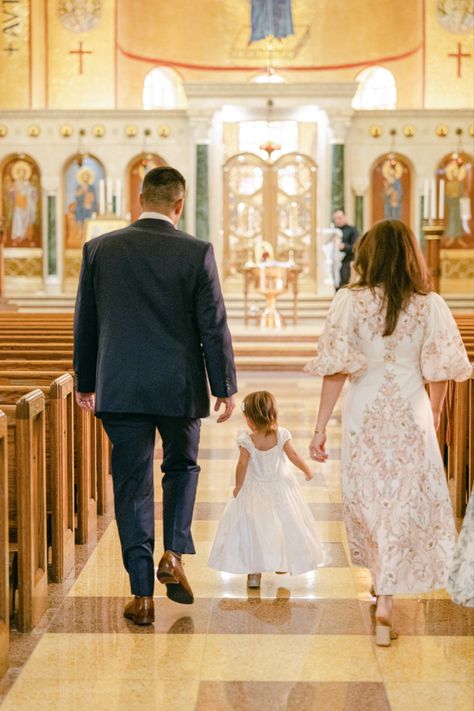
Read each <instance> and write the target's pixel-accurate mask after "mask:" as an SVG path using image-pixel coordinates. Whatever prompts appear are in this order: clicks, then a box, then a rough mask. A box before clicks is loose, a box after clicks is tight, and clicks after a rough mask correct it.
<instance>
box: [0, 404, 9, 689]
mask: <svg viewBox="0 0 474 711" xmlns="http://www.w3.org/2000/svg"><path fill="white" fill-rule="evenodd" d="M7 438H8V430H7V418H6V415H5V413H4V412H1V411H0V679H1V678H2V676H3V674H4V673H5V672H6V670H7V667H8V648H9V632H10V586H9V583H8V577H9V555H10V549H9V543H8V458H7V456H8V455H7V452H8V444H7Z"/></svg>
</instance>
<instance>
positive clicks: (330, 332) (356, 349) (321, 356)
mask: <svg viewBox="0 0 474 711" xmlns="http://www.w3.org/2000/svg"><path fill="white" fill-rule="evenodd" d="M366 368H367V358H366V356H365V354H364V353H363V351H362V350H361V348H360V344H359V342H358V338H357V335H356V332H355V329H354V325H353V318H352V297H351V292H350V291H349V290H348V289H344V290H341V291H340V292H338V294H337V295H336V297H335V299H334V301H333V303H332V305H331V308H330V311H329V314H328V317H327V319H326V324H325V326H324V330H323V332H322V334H321V336H320V337H319V341H318V347H317V354H316V357H315V358H313V359H312V360H311V361H310V362H309V363H308V364H307V365H306V366H305V368H304V370H305V371H306V372H307V373H310V374H311V375H322V376H324V375H333V374H334V373H346V374H348V375H349V378H350V380H351V381H352V382H355V381H357V380H358V379H359V378H360V377H361V375H362V374H363V373H364V371H365V370H366Z"/></svg>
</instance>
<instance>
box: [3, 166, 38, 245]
mask: <svg viewBox="0 0 474 711" xmlns="http://www.w3.org/2000/svg"><path fill="white" fill-rule="evenodd" d="M9 173H10V175H9V176H7V178H6V187H7V194H8V200H9V203H10V204H9V207H10V210H9V213H10V215H11V229H10V240H9V241H10V245H11V246H12V247H24V246H34V231H35V223H36V218H37V215H38V198H39V196H38V189H37V187H36V185H35V184H34V182H33V180H32V177H33V175H32V174H33V170H32V167H31V165H30V164H29V163H28V162H27V161H25V160H17V161H15V162H14V163H13V164H12V166H11V168H10V171H9Z"/></svg>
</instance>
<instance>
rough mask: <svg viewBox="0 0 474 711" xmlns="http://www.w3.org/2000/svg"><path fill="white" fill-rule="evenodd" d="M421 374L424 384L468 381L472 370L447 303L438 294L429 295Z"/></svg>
mask: <svg viewBox="0 0 474 711" xmlns="http://www.w3.org/2000/svg"><path fill="white" fill-rule="evenodd" d="M421 372H422V374H423V377H424V379H425V380H427V381H429V382H436V381H440V380H456V381H458V382H461V381H463V380H467V379H468V378H469V377H470V376H471V373H472V366H471V364H470V362H469V358H468V356H467V353H466V349H465V347H464V344H463V342H462V338H461V334H460V333H459V329H458V327H457V324H456V321H455V320H454V318H453V315H452V313H451V311H450V310H449V307H448V305H447V303H446V302H445V301H444V300H443V299H442V298H441V296H440V295H439V294H436V293H434V292H433V293H431V294H430V295H429V310H428V315H427V322H426V326H425V333H424V340H423V345H422V347H421Z"/></svg>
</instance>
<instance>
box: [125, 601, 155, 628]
mask: <svg viewBox="0 0 474 711" xmlns="http://www.w3.org/2000/svg"><path fill="white" fill-rule="evenodd" d="M123 616H124V617H126V618H127V619H129V620H132V622H134V623H135V624H136V625H151V624H152V623H153V622H154V621H155V603H154V602H153V598H152V597H134V598H133V600H130V602H129V603H128V604H127V605H126V606H125V610H124V611H123Z"/></svg>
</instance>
